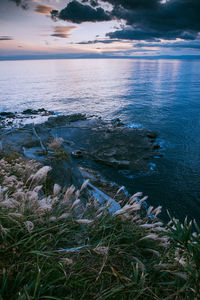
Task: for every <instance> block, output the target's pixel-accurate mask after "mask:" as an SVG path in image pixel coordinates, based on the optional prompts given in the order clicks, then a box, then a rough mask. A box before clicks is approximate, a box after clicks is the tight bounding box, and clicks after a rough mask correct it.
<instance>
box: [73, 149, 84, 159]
mask: <svg viewBox="0 0 200 300" xmlns="http://www.w3.org/2000/svg"><path fill="white" fill-rule="evenodd" d="M71 155H72V157H74V158H81V157H83V152H82V151H81V150H75V151H72V153H71Z"/></svg>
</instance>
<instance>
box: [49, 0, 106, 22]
mask: <svg viewBox="0 0 200 300" xmlns="http://www.w3.org/2000/svg"><path fill="white" fill-rule="evenodd" d="M52 17H53V18H56V17H58V18H59V19H61V20H64V21H70V22H73V23H77V24H80V23H82V22H100V21H109V20H111V17H110V16H109V14H108V13H106V12H105V11H104V10H103V9H102V8H101V7H98V8H96V9H95V8H93V7H91V6H89V5H83V4H81V3H80V2H78V1H76V0H73V1H71V2H70V3H69V4H68V5H67V7H65V8H64V9H62V10H61V11H60V12H58V11H55V10H54V11H52Z"/></svg>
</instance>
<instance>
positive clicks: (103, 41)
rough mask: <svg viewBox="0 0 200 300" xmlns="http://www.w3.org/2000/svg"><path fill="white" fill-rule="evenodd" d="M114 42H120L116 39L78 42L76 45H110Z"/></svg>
mask: <svg viewBox="0 0 200 300" xmlns="http://www.w3.org/2000/svg"><path fill="white" fill-rule="evenodd" d="M116 42H120V40H118V39H116V40H94V41H84V42H79V43H76V44H78V45H92V44H98V43H102V44H112V43H116Z"/></svg>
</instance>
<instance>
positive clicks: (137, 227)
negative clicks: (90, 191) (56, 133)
mask: <svg viewBox="0 0 200 300" xmlns="http://www.w3.org/2000/svg"><path fill="white" fill-rule="evenodd" d="M50 169H51V168H50V167H49V166H43V167H42V166H40V165H39V164H38V163H36V162H35V161H27V160H22V159H20V158H15V159H13V160H10V159H2V160H0V299H3V300H4V299H9V300H15V299H18V300H23V299H34V300H35V299H38V300H39V299H75V300H76V299H77V300H79V299H96V300H97V299H98V300H103V299H119V300H121V299H122V300H123V299H124V300H126V299H141V300H143V299H144V300H145V299H148V300H149V299H156V300H157V299H180V300H182V299H188V300H189V299H199V294H200V288H199V287H200V272H199V270H200V260H199V257H200V229H199V227H198V224H197V223H196V222H195V221H194V222H188V221H187V219H186V220H185V222H184V223H183V224H181V223H180V222H179V221H178V220H176V219H173V218H171V221H170V223H168V224H166V225H165V224H163V222H161V220H159V219H158V215H159V213H160V211H161V207H158V208H155V209H154V208H153V207H149V208H148V210H147V212H145V209H144V207H143V205H142V202H143V201H145V200H146V199H147V197H143V198H142V193H136V194H135V195H133V196H132V197H130V199H128V201H127V203H126V204H125V205H124V206H123V207H121V209H120V210H118V211H117V212H116V213H114V214H113V215H111V214H110V213H109V205H105V206H104V207H101V206H100V205H99V203H98V201H97V200H96V199H93V198H91V197H90V196H88V198H87V205H84V204H83V203H82V201H81V200H80V199H81V196H82V193H83V190H84V197H86V195H87V185H88V181H86V182H84V183H83V185H82V187H81V188H80V190H75V187H74V186H71V187H69V188H68V189H67V190H65V189H63V188H61V187H60V186H59V185H58V184H56V183H55V184H54V186H52V192H49V193H48V194H46V193H47V192H46V191H45V188H44V187H45V180H46V177H47V176H48V172H49V171H50ZM118 193H119V190H118ZM149 216H151V218H150V217H149ZM152 216H153V218H152ZM192 228H195V232H194V233H193V232H192Z"/></svg>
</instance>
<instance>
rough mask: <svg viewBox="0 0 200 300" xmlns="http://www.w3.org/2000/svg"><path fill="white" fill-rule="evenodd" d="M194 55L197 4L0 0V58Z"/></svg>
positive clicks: (199, 39) (178, 0)
mask: <svg viewBox="0 0 200 300" xmlns="http://www.w3.org/2000/svg"><path fill="white" fill-rule="evenodd" d="M183 56H188V57H193V56H200V0H0V59H12V58H14V59H15V58H37V57H38V58H93V57H95V58H104V57H106V58H107V57H111V58H112V57H122V58H123V57H130V58H131V57H147V58H148V57H183Z"/></svg>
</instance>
